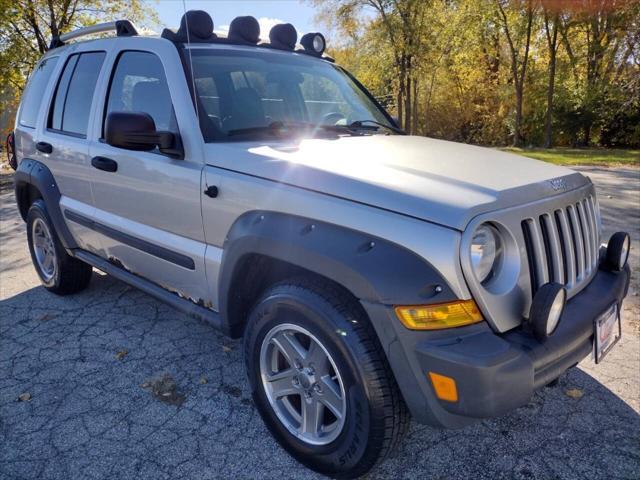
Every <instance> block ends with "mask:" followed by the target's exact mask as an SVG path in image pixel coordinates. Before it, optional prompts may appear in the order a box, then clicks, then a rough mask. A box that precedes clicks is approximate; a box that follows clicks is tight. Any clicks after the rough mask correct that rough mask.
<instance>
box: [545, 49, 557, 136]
mask: <svg viewBox="0 0 640 480" xmlns="http://www.w3.org/2000/svg"><path fill="white" fill-rule="evenodd" d="M555 80H556V55H555V52H554V53H553V57H552V58H550V59H549V85H548V86H547V113H546V118H545V120H544V122H545V124H544V148H551V146H552V145H553V131H552V129H553V126H552V123H553V90H554V88H555Z"/></svg>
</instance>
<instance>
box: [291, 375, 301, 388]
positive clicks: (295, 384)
mask: <svg viewBox="0 0 640 480" xmlns="http://www.w3.org/2000/svg"><path fill="white" fill-rule="evenodd" d="M291 383H293V386H294V387H297V386H298V385H300V380H298V377H293V378H292V379H291Z"/></svg>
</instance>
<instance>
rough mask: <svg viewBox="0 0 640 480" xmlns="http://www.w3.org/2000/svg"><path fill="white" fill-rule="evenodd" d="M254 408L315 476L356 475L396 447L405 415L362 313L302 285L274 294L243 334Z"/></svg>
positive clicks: (330, 293) (345, 298)
mask: <svg viewBox="0 0 640 480" xmlns="http://www.w3.org/2000/svg"><path fill="white" fill-rule="evenodd" d="M244 351H245V361H246V367H247V372H248V375H249V381H250V384H251V388H252V393H253V399H254V402H255V404H256V406H257V408H258V410H259V412H260V414H261V415H262V418H263V420H264V421H265V423H266V425H267V427H268V428H269V430H270V431H271V433H272V434H273V435H274V437H275V438H276V440H278V442H279V443H280V444H281V445H282V446H283V447H284V448H285V449H286V450H287V451H288V452H289V453H290V454H291V455H293V456H294V457H295V458H296V459H297V460H298V461H300V462H301V463H303V464H305V465H306V466H308V467H309V468H312V469H313V470H316V471H318V472H320V473H323V474H326V475H331V476H333V477H338V478H355V477H358V476H360V475H363V474H365V473H366V472H368V471H369V470H370V469H371V468H372V467H373V466H374V465H375V464H376V463H377V462H378V461H381V460H382V459H384V458H385V457H387V456H388V455H389V453H391V451H392V450H393V449H394V448H395V447H396V446H397V444H398V443H399V441H400V439H401V438H402V436H403V434H404V433H405V432H406V430H407V428H408V425H409V414H408V411H407V408H406V406H405V404H404V401H403V400H402V398H401V395H400V392H399V390H398V387H397V385H396V383H395V380H394V378H393V375H392V373H391V371H390V368H389V365H388V363H387V361H386V358H385V356H384V353H383V352H382V350H381V346H380V344H379V341H378V339H377V337H376V334H375V331H374V330H373V328H372V326H371V325H370V323H369V321H368V319H367V318H366V315H365V314H364V312H363V311H362V309H361V308H360V306H359V305H358V303H357V302H356V301H355V300H354V299H352V298H351V297H350V296H349V295H347V294H346V293H345V292H343V291H342V290H340V289H339V288H337V287H335V286H333V285H331V284H329V283H328V282H323V281H314V280H310V279H306V278H303V279H300V280H293V281H287V282H283V283H280V284H278V285H275V286H273V287H272V288H270V289H269V290H268V291H267V292H266V293H265V294H264V295H263V297H262V299H261V300H260V301H259V302H258V303H257V304H256V306H255V307H254V309H253V311H252V312H251V314H250V316H249V323H248V326H247V331H246V333H245V337H244Z"/></svg>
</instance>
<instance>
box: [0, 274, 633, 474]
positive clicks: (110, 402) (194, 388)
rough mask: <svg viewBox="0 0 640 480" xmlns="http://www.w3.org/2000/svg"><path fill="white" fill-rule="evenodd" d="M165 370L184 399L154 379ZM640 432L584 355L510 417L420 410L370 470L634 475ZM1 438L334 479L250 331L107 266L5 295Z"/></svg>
mask: <svg viewBox="0 0 640 480" xmlns="http://www.w3.org/2000/svg"><path fill="white" fill-rule="evenodd" d="M605 361H606V360H605ZM164 374H168V375H170V377H171V379H172V380H173V381H175V385H176V390H177V391H178V392H179V394H180V395H183V396H184V398H185V401H184V403H182V404H181V405H179V404H178V405H176V404H169V403H166V402H163V401H162V398H161V397H159V396H157V395H156V396H154V394H153V393H152V392H150V389H149V388H147V387H148V385H149V382H152V381H153V379H157V378H158V377H160V376H162V375H164ZM23 393H28V394H29V395H30V400H28V401H17V399H18V397H19V396H20V395H21V394H23ZM639 432H640V418H639V415H638V413H637V412H636V411H634V410H633V409H632V408H631V407H630V406H629V405H627V403H625V402H624V401H623V400H622V399H621V398H619V397H618V396H617V395H615V394H614V393H613V392H611V391H610V390H609V389H608V388H607V387H605V386H604V385H603V384H602V383H600V382H599V381H597V380H596V379H595V378H593V377H592V376H590V375H588V374H587V373H585V372H584V371H582V370H580V369H579V368H575V369H573V370H571V371H570V372H568V373H567V374H565V375H564V376H563V377H562V378H561V379H560V382H559V384H558V385H557V386H554V387H547V388H544V389H542V390H541V391H540V392H538V393H536V394H535V396H534V397H533V398H532V400H531V402H530V403H529V404H528V405H526V406H524V407H522V408H520V409H518V410H516V411H514V412H512V413H511V414H509V415H507V416H505V417H502V418H499V419H493V420H486V421H482V422H479V423H477V424H475V425H472V426H470V427H466V428H464V429H461V430H456V431H443V430H436V429H433V428H430V427H426V426H422V425H417V424H415V423H412V425H411V429H410V432H409V434H408V436H407V437H406V439H405V440H404V441H403V442H402V444H401V446H400V449H399V450H398V452H397V453H396V454H395V456H394V457H393V458H390V459H388V460H387V461H386V462H385V463H383V464H381V465H379V466H378V467H377V468H376V469H375V470H374V471H372V472H371V474H370V475H369V477H370V478H473V479H477V478H487V479H495V478H526V479H531V478H533V479H548V478H563V479H573V478H612V477H615V478H633V477H634V476H635V475H637V472H638V471H640V453H639V452H640V449H639V446H640V434H639ZM0 445H2V446H3V448H0V471H2V472H5V473H6V474H8V475H9V476H13V475H15V476H19V477H29V478H45V477H50V478H88V477H91V478H94V477H109V478H117V477H120V478H130V477H131V476H132V475H133V476H135V477H136V478H141V479H144V478H154V479H155V478H166V477H171V478H176V477H180V476H187V477H198V478H275V477H278V478H320V476H318V475H316V474H314V473H313V472H311V471H309V470H307V469H306V468H304V467H303V466H301V465H300V464H298V463H297V462H295V461H294V460H292V459H291V457H289V456H288V455H287V454H286V453H285V452H284V450H282V449H281V448H280V447H279V446H278V445H277V444H276V442H275V441H274V440H273V439H272V438H271V436H270V435H269V433H268V432H267V430H266V428H265V427H264V426H263V424H262V421H261V420H260V417H259V415H258V414H257V412H256V411H255V409H254V407H253V404H252V401H251V395H250V392H249V387H248V384H247V381H246V376H245V373H244V361H243V356H242V344H241V342H240V341H232V340H230V339H228V338H226V337H224V336H223V335H221V334H219V333H218V332H216V331H215V330H214V329H213V328H212V327H211V326H209V325H207V324H205V323H203V322H201V321H199V320H196V319H192V318H189V317H187V316H185V315H183V314H180V313H178V312H176V311H175V310H172V309H171V308H170V307H168V306H166V305H164V304H161V303H159V302H157V301H156V300H155V299H153V298H151V297H149V296H147V295H146V294H144V293H142V292H140V291H138V290H135V289H133V288H131V287H128V286H127V285H125V284H123V283H121V282H119V281H117V280H114V279H113V278H110V277H108V276H106V275H102V274H98V273H95V274H94V276H93V279H92V282H91V285H90V287H89V288H88V289H87V290H86V291H84V292H82V293H80V294H77V295H73V296H70V297H65V298H62V297H57V296H55V295H52V294H50V293H48V292H47V291H46V290H44V289H43V288H41V287H36V288H32V289H29V290H27V291H24V292H22V293H19V294H17V295H15V296H13V297H10V298H7V299H5V300H2V301H0Z"/></svg>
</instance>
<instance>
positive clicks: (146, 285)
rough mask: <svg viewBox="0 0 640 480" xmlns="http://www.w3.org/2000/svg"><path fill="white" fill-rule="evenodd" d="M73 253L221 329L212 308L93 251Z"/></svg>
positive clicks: (107, 272)
mask: <svg viewBox="0 0 640 480" xmlns="http://www.w3.org/2000/svg"><path fill="white" fill-rule="evenodd" d="M73 253H74V255H75V257H76V258H78V259H79V260H82V261H83V262H86V263H88V264H89V265H91V266H93V267H95V268H97V269H98V270H102V271H103V272H104V273H106V274H108V275H111V276H112V277H115V278H117V279H118V280H121V281H123V282H125V283H128V284H129V285H131V286H132V287H135V288H137V289H139V290H142V291H143V292H144V293H147V294H149V295H151V296H152V297H155V298H157V299H158V300H160V301H162V302H164V303H167V304H169V305H171V306H172V307H173V308H175V309H176V310H179V311H181V312H183V313H186V314H187V315H189V316H191V317H195V318H198V319H200V320H204V321H205V322H207V323H209V324H210V325H211V326H213V327H214V328H216V329H217V330H222V318H221V316H220V314H219V313H218V312H214V311H213V310H209V309H207V308H204V307H201V306H200V305H196V304H195V303H193V302H192V301H191V300H188V299H186V298H182V297H180V296H178V295H177V294H175V293H172V292H169V291H168V290H165V289H164V288H162V287H160V286H159V285H156V284H155V283H152V282H150V281H149V280H145V279H144V278H142V277H138V276H137V275H134V274H133V273H130V272H127V271H126V270H124V269H122V268H120V267H118V266H116V265H113V264H112V263H110V262H107V261H106V260H104V259H103V258H100V257H98V256H97V255H94V254H93V253H89V252H87V251H86V250H75V251H74V252H73Z"/></svg>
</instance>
